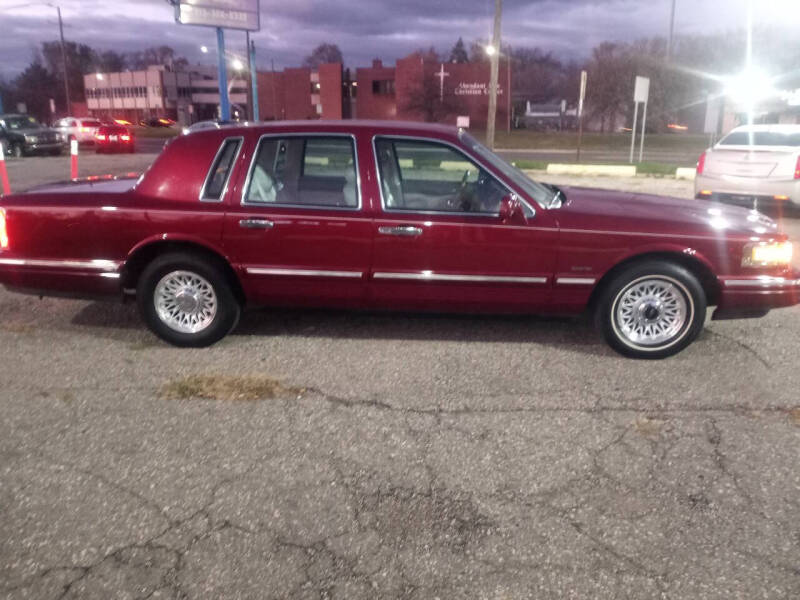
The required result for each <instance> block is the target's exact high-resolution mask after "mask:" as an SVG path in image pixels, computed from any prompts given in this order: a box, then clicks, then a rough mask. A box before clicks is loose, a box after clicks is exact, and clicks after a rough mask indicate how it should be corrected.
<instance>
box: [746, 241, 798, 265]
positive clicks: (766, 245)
mask: <svg viewBox="0 0 800 600" xmlns="http://www.w3.org/2000/svg"><path fill="white" fill-rule="evenodd" d="M792 250H793V249H792V242H756V243H754V244H747V245H746V246H745V247H744V252H743V255H742V266H743V267H775V266H780V265H788V264H789V263H791V262H792Z"/></svg>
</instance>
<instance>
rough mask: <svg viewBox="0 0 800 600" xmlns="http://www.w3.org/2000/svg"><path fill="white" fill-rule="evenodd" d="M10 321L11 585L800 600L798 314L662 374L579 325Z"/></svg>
mask: <svg viewBox="0 0 800 600" xmlns="http://www.w3.org/2000/svg"><path fill="white" fill-rule="evenodd" d="M106 158H107V157H98V159H102V160H103V161H105V159H106ZM50 160H55V159H49V158H48V159H41V161H50ZM87 160H90V159H87ZM27 164H28V165H35V167H31V166H28V167H24V165H23V164H22V161H20V163H16V164H13V168H14V169H15V177H17V178H19V177H21V176H22V174H23V167H24V168H25V169H33V170H34V171H35V172H29V173H28V174H27V175H26V180H25V184H30V185H32V184H34V183H37V182H41V181H42V179H41V178H42V177H43V175H42V174H41V173H43V172H46V171H47V168H51V169H53V170H55V169H56V168H57V166H58V165H57V164H56V165H54V166H52V167H47V168H46V162H37V163H33V162H32V161H31V162H29V163H27ZM92 164H93V163H90V162H87V163H86V165H87V169H88V168H89V167H90V166H92ZM134 164H138V163H134V162H126V163H124V164H119V165H116V164H115V165H110V164H108V163H106V162H103V163H102V164H97V165H96V167H97V168H100V167H104V168H107V167H114V168H120V169H122V168H127V167H129V166H132V165H134ZM92 168H94V167H92ZM36 177H39V179H36ZM558 181H559V182H560V183H574V182H575V181H576V180H575V179H569V180H565V179H559V180H558ZM583 181H584V182H585V183H591V184H593V185H595V184H601V185H602V184H605V185H613V182H611V181H606V180H604V179H591V180H583ZM616 183H617V185H618V186H619V185H623V184H624V185H626V186H628V187H634V188H636V189H642V190H643V191H663V190H664V189H665V187H666V186H670V187H669V188H668V189H669V191H670V193H675V194H680V193H681V190H684V191H685V190H686V189H688V188H686V185H687V184H686V183H685V182H670V181H668V180H659V179H646V178H641V179H636V180H626V181H625V182H621V180H618V181H617V182H616ZM681 186H683V187H681ZM786 225H788V226H790V227H792V228H793V227H795V225H794V222H787V223H786ZM0 315H2V319H0V340H2V341H1V342H0V411H2V414H3V419H2V420H0V598H8V599H12V598H13V599H14V600H16V599H20V598H35V599H37V600H40V599H48V598H68V599H78V598H80V599H91V598H102V599H105V598H174V599H178V598H181V599H190V598H191V599H194V598H298V599H300V598H303V599H305V598H328V599H340V598H342V599H347V600H354V599H356V600H357V599H360V598H369V599H375V598H381V599H383V598H392V599H393V598H405V599H411V600H422V599H425V600H431V599H434V598H440V599H445V598H446V599H448V600H450V599H467V598H469V599H472V598H476V599H500V598H513V599H534V598H535V599H548V598H553V599H555V598H559V599H560V598H575V599H579V598H603V599H605V598H608V599H612V598H613V599H617V598H631V599H639V598H642V599H651V598H652V599H662V600H663V599H676V600H685V599H694V598H697V599H701V598H702V599H716V598H719V599H730V598H743V599H744V598H747V599H752V598H768V599H778V598H781V599H783V598H785V599H787V600H788V599H792V598H797V597H800V569H798V564H800V500H799V499H800V470H798V469H797V457H798V448H800V401H798V394H797V390H798V389H800V369H798V368H797V365H798V356H800V308H793V309H785V310H781V311H774V312H772V313H771V314H770V315H768V316H767V317H766V318H763V319H760V320H752V321H747V320H745V321H724V322H710V321H709V322H708V323H707V326H706V329H705V331H704V332H703V333H702V334H701V336H700V339H699V340H698V341H697V342H696V343H695V344H694V345H692V346H691V347H690V348H688V349H687V350H686V351H684V352H683V353H681V354H679V355H678V356H676V357H673V358H671V359H668V360H665V361H660V362H640V361H632V360H626V359H623V358H621V357H619V356H618V355H616V354H614V353H613V352H612V351H610V350H609V349H608V348H607V347H606V346H605V345H604V343H603V342H602V341H601V340H600V338H599V337H598V336H597V335H596V334H595V332H594V331H593V330H592V329H591V328H590V327H589V325H588V324H586V323H585V322H583V321H581V320H577V321H573V320H542V319H535V318H508V317H506V318H496V317H464V316H461V317H444V316H414V315H404V314H401V315H383V314H364V313H339V312H330V311H293V310H264V311H255V312H250V313H248V314H246V315H245V317H244V318H243V320H242V322H241V324H240V325H239V326H238V328H237V329H236V330H235V332H234V333H233V335H231V336H229V337H228V338H226V339H225V340H224V341H223V342H222V343H220V344H219V345H217V346H215V347H213V348H209V349H204V350H179V349H176V348H172V347H168V346H166V345H164V344H162V343H161V342H159V341H158V340H157V339H156V338H154V337H153V336H152V335H151V334H150V333H148V332H147V331H146V330H145V328H144V327H143V325H142V324H141V322H140V320H139V318H138V316H137V314H136V310H135V308H134V306H132V305H121V304H115V303H97V302H85V301H72V300H59V299H44V300H38V299H35V298H31V297H26V296H20V295H14V294H11V293H9V292H7V291H4V290H0Z"/></svg>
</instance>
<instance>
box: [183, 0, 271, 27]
mask: <svg viewBox="0 0 800 600" xmlns="http://www.w3.org/2000/svg"><path fill="white" fill-rule="evenodd" d="M175 20H176V21H178V23H182V24H183V25H205V26H208V27H222V28H224V29H242V30H248V31H258V30H259V29H261V19H260V15H259V0H181V2H180V3H179V4H177V5H176V6H175Z"/></svg>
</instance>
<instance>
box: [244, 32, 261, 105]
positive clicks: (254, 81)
mask: <svg viewBox="0 0 800 600" xmlns="http://www.w3.org/2000/svg"><path fill="white" fill-rule="evenodd" d="M247 51H248V54H247V62H249V63H250V97H251V98H252V99H253V121H260V120H261V112H260V109H259V107H258V73H257V72H256V43H255V42H254V41H252V40H251V41H250V47H249V48H248V49H247Z"/></svg>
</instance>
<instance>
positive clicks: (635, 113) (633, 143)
mask: <svg viewBox="0 0 800 600" xmlns="http://www.w3.org/2000/svg"><path fill="white" fill-rule="evenodd" d="M633 106H634V109H633V127H631V157H630V159H628V162H629V163H631V164H633V149H634V148H635V147H636V123H637V119H638V117H639V103H638V102H634V103H633Z"/></svg>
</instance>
